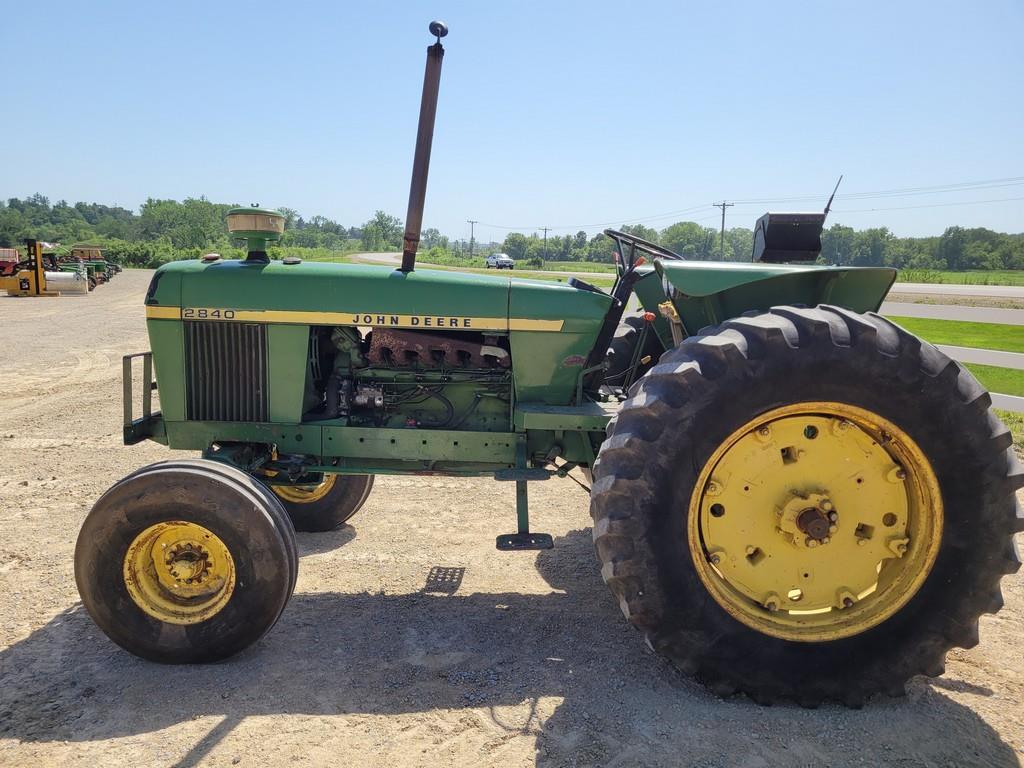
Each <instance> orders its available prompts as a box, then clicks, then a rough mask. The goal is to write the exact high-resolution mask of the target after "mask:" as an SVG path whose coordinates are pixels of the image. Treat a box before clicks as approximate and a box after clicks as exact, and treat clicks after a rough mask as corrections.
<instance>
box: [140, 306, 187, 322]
mask: <svg viewBox="0 0 1024 768" xmlns="http://www.w3.org/2000/svg"><path fill="white" fill-rule="evenodd" d="M146 317H148V318H149V319H150V320H181V307H146Z"/></svg>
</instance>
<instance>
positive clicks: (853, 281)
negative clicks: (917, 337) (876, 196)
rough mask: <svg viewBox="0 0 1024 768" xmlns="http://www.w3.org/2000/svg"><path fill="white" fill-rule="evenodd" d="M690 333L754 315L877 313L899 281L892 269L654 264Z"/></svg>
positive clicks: (691, 263) (692, 262)
mask: <svg viewBox="0 0 1024 768" xmlns="http://www.w3.org/2000/svg"><path fill="white" fill-rule="evenodd" d="M655 265H656V268H657V270H658V273H659V274H660V275H661V277H662V288H663V290H664V291H665V293H666V294H667V295H668V296H669V298H670V299H671V300H672V303H673V304H674V306H675V307H676V311H678V312H679V316H680V318H681V320H682V322H683V326H684V328H685V330H686V332H687V333H688V334H694V333H697V332H698V331H699V330H700V329H701V328H703V327H705V326H708V325H715V324H717V323H720V322H722V321H724V320H727V319H728V318H730V317H737V316H739V315H741V314H743V313H744V312H749V311H751V310H768V309H770V308H771V307H773V306H778V305H781V304H804V305H807V306H815V305H817V304H836V305H838V306H841V307H845V308H847V309H850V310H853V311H854V312H874V311H877V310H878V308H879V307H880V306H881V304H882V301H883V300H884V299H885V295H886V294H887V293H888V292H889V288H890V287H891V286H892V284H893V282H894V281H895V280H896V270H895V269H890V268H888V267H833V266H822V265H815V264H809V265H797V264H745V263H735V262H709V261H686V262H683V261H667V260H663V259H657V260H656V261H655Z"/></svg>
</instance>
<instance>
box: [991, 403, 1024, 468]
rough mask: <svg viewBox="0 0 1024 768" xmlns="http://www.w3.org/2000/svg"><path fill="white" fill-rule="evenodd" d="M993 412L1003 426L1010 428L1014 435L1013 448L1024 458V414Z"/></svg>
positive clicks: (996, 410)
mask: <svg viewBox="0 0 1024 768" xmlns="http://www.w3.org/2000/svg"><path fill="white" fill-rule="evenodd" d="M992 410H993V411H994V412H995V414H996V416H998V417H999V419H1000V420H1001V421H1002V422H1003V424H1005V425H1006V426H1007V427H1009V428H1010V434H1011V435H1013V447H1014V448H1016V449H1017V455H1018V456H1020V457H1021V458H1024V413H1014V412H1013V411H1001V410H999V409H998V408H993V409H992Z"/></svg>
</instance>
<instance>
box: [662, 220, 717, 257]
mask: <svg viewBox="0 0 1024 768" xmlns="http://www.w3.org/2000/svg"><path fill="white" fill-rule="evenodd" d="M717 235H718V233H717V232H716V231H715V230H714V229H711V228H710V227H702V226H701V225H700V224H697V223H695V222H692V221H680V222H677V223H675V224H673V225H671V226H669V227H666V228H665V229H663V230H662V232H661V237H660V244H661V245H663V246H665V247H666V248H668V249H669V250H670V251H674V252H675V253H678V254H679V255H680V256H682V257H683V258H684V259H710V258H711V257H712V255H713V253H714V250H715V247H716V246H717V245H718V237H717Z"/></svg>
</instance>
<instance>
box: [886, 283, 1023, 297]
mask: <svg viewBox="0 0 1024 768" xmlns="http://www.w3.org/2000/svg"><path fill="white" fill-rule="evenodd" d="M890 292H891V293H926V294H927V293H930V294H935V295H942V296H948V295H952V296H995V297H998V298H1002V299H1024V286H1020V285H954V284H952V283H896V284H895V285H893V287H892V289H891V291H890Z"/></svg>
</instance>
